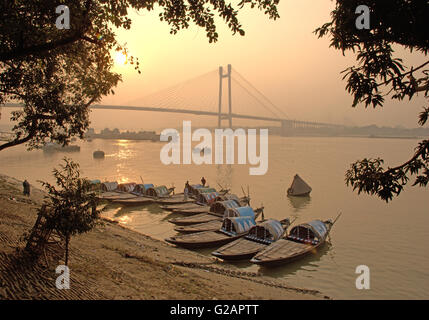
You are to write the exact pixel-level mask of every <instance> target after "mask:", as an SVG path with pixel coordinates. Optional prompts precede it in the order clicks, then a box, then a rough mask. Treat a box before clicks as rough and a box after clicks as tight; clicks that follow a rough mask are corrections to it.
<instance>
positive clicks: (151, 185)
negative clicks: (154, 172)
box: [143, 183, 153, 190]
mask: <svg viewBox="0 0 429 320" xmlns="http://www.w3.org/2000/svg"><path fill="white" fill-rule="evenodd" d="M143 187H144V188H145V189H146V190H147V189H149V188H153V184H152V183H145V184H143Z"/></svg>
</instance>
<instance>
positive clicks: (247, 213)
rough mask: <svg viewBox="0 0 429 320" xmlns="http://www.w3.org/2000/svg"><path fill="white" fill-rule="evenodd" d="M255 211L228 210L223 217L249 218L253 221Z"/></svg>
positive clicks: (250, 209) (238, 208) (243, 209)
mask: <svg viewBox="0 0 429 320" xmlns="http://www.w3.org/2000/svg"><path fill="white" fill-rule="evenodd" d="M255 216H256V214H255V211H253V209H252V208H251V207H237V208H228V209H227V210H226V211H225V213H224V215H223V217H224V218H227V217H251V218H253V219H255Z"/></svg>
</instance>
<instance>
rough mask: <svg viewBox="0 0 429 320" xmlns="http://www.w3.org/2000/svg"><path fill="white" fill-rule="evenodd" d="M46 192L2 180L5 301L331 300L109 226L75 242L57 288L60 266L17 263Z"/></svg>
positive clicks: (1, 295) (0, 245) (0, 267)
mask: <svg viewBox="0 0 429 320" xmlns="http://www.w3.org/2000/svg"><path fill="white" fill-rule="evenodd" d="M43 196H44V193H43V191H41V190H38V189H36V188H35V187H34V186H32V194H31V197H30V198H27V197H24V196H23V195H22V182H21V181H18V180H16V179H14V178H10V177H7V176H4V175H0V299H189V300H191V299H323V298H327V297H324V295H323V294H322V293H320V292H317V291H314V290H308V289H300V288H293V287H290V286H288V285H287V283H285V282H282V281H280V280H278V279H276V280H275V281H274V279H272V278H269V277H265V276H261V275H259V274H255V273H242V272H240V270H239V269H237V268H235V267H234V266H225V265H220V264H218V263H216V261H215V260H214V259H212V258H210V257H206V256H204V255H201V254H199V253H196V252H193V251H189V250H185V249H179V248H175V247H172V246H170V245H168V244H166V243H164V242H162V241H158V240H155V239H152V238H150V237H148V236H145V235H143V234H140V233H137V232H135V231H132V230H129V229H127V228H124V227H122V226H120V225H118V224H116V223H114V222H109V221H106V222H105V223H104V225H103V226H99V227H97V228H96V229H95V230H93V231H91V232H89V233H87V234H84V235H80V236H76V237H74V238H72V241H71V256H70V264H69V267H70V270H71V288H70V290H58V289H56V287H55V279H56V277H57V276H58V275H57V274H56V273H55V267H56V266H57V263H58V264H60V262H55V261H50V266H49V267H45V266H42V265H40V266H35V267H28V266H25V265H23V264H22V263H20V262H19V261H17V257H18V255H17V250H16V248H22V247H23V246H24V245H25V243H24V242H22V241H21V240H20V238H21V236H22V235H23V234H24V233H25V232H28V231H29V230H30V229H31V227H32V226H33V224H34V222H35V220H36V208H37V207H39V206H40V204H41V203H42V200H43Z"/></svg>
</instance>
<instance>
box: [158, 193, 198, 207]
mask: <svg viewBox="0 0 429 320" xmlns="http://www.w3.org/2000/svg"><path fill="white" fill-rule="evenodd" d="M155 202H156V203H158V204H160V205H162V206H161V208H162V209H165V207H169V206H173V207H177V206H178V205H189V204H193V203H195V202H196V200H195V199H192V198H189V197H188V198H187V199H186V200H185V199H184V196H183V194H175V195H171V196H169V197H168V198H161V199H157V200H156V201H155ZM167 210H168V209H167Z"/></svg>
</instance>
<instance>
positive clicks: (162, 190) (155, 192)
mask: <svg viewBox="0 0 429 320" xmlns="http://www.w3.org/2000/svg"><path fill="white" fill-rule="evenodd" d="M146 194H147V195H149V196H153V197H166V196H168V195H169V194H170V192H169V191H168V189H167V187H166V186H158V187H149V188H148V189H147V191H146Z"/></svg>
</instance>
